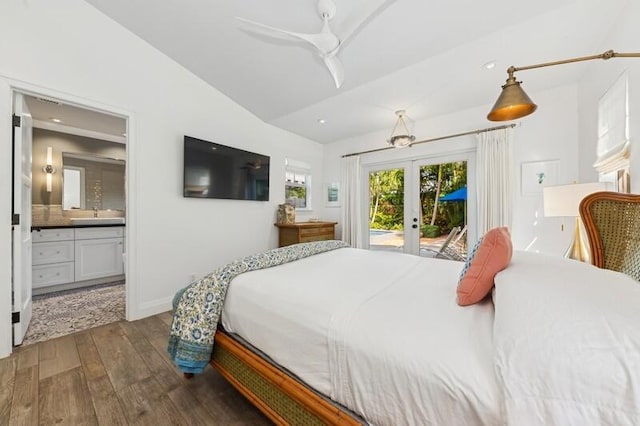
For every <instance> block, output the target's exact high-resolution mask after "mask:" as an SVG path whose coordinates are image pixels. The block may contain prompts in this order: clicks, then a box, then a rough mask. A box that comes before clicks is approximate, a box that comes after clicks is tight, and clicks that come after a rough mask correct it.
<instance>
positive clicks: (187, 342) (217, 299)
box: [168, 240, 349, 373]
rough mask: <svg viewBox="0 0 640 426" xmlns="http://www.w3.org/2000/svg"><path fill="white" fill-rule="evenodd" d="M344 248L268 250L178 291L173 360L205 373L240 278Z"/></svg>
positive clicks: (328, 244) (321, 245)
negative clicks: (233, 287)
mask: <svg viewBox="0 0 640 426" xmlns="http://www.w3.org/2000/svg"><path fill="white" fill-rule="evenodd" d="M344 247H349V245H348V244H347V243H345V242H343V241H336V240H330V241H317V242H311V243H302V244H295V245H292V246H288V247H281V248H277V249H274V250H269V251H267V252H264V253H259V254H254V255H253V256H249V257H245V258H243V259H240V260H236V261H234V262H231V263H229V264H227V265H225V266H222V267H220V268H218V269H216V270H215V271H213V272H212V273H210V274H209V275H207V276H205V277H204V278H202V279H201V280H199V281H196V282H194V283H192V284H190V285H189V286H187V287H185V288H183V289H182V290H180V291H178V292H177V293H176V295H175V297H174V298H173V322H172V323H171V334H170V335H169V347H168V351H169V355H170V356H171V359H173V361H174V362H175V363H176V365H177V366H178V368H180V370H182V371H183V372H185V373H201V372H202V371H203V370H204V368H205V367H206V365H207V364H208V363H209V361H210V360H211V353H212V351H213V340H214V337H215V334H216V327H217V325H218V321H219V320H220V315H221V313H222V304H223V303H224V298H225V295H226V293H227V287H228V286H229V283H230V282H231V280H232V279H234V278H235V277H237V276H238V275H240V274H242V273H243V272H249V271H256V270H258V269H264V268H270V267H272V266H277V265H282V264H283V263H288V262H292V261H294V260H298V259H302V258H305V257H309V256H312V255H314V254H319V253H324V252H326V251H330V250H335V249H339V248H344Z"/></svg>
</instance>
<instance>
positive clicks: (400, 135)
mask: <svg viewBox="0 0 640 426" xmlns="http://www.w3.org/2000/svg"><path fill="white" fill-rule="evenodd" d="M396 115H397V116H398V121H396V125H395V126H393V130H392V131H391V136H390V137H389V139H388V140H387V143H388V144H389V145H391V146H392V147H394V148H404V147H405V146H410V145H411V142H413V141H415V140H416V137H415V136H414V135H410V134H409V129H408V128H407V125H406V124H405V122H404V118H403V117H404V110H402V109H401V110H399V111H396ZM398 127H400V128H398ZM396 131H397V133H396Z"/></svg>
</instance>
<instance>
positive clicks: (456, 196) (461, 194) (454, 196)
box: [440, 186, 467, 201]
mask: <svg viewBox="0 0 640 426" xmlns="http://www.w3.org/2000/svg"><path fill="white" fill-rule="evenodd" d="M440 201H467V187H466V186H463V187H462V188H460V189H457V190H455V191H453V192H452V193H450V194H447V195H445V196H444V197H440Z"/></svg>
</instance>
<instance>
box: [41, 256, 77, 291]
mask: <svg viewBox="0 0 640 426" xmlns="http://www.w3.org/2000/svg"><path fill="white" fill-rule="evenodd" d="M31 277H32V281H33V287H34V288H37V287H46V286H50V285H56V284H65V283H70V282H73V262H67V263H55V264H53V265H40V266H34V267H33V268H32V275H31Z"/></svg>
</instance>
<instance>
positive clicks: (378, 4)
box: [338, 0, 395, 44]
mask: <svg viewBox="0 0 640 426" xmlns="http://www.w3.org/2000/svg"><path fill="white" fill-rule="evenodd" d="M394 1H395V0H367V1H365V2H363V3H364V5H363V7H362V8H361V9H360V10H359V11H357V13H356V14H355V15H353V16H350V17H349V18H347V19H346V21H345V23H344V26H343V28H342V29H341V30H340V31H339V32H338V38H340V42H341V44H344V43H345V42H346V41H347V40H348V39H349V38H351V37H352V36H353V35H354V34H355V33H356V32H357V31H358V30H360V29H361V28H362V27H363V26H364V25H365V24H366V23H367V22H368V21H369V20H370V19H371V18H373V16H374V15H375V14H377V13H378V12H379V11H381V10H382V9H383V8H385V7H386V6H388V5H389V4H391V3H393V2H394Z"/></svg>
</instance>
